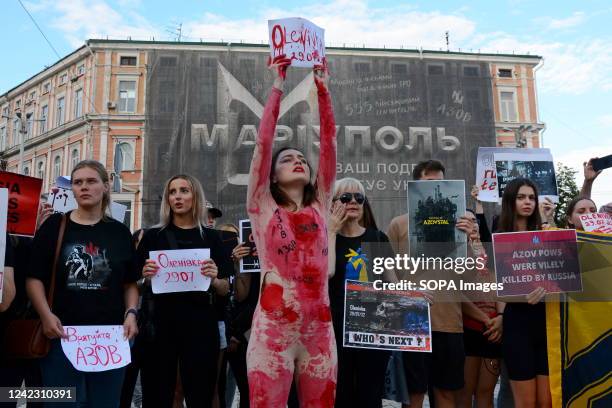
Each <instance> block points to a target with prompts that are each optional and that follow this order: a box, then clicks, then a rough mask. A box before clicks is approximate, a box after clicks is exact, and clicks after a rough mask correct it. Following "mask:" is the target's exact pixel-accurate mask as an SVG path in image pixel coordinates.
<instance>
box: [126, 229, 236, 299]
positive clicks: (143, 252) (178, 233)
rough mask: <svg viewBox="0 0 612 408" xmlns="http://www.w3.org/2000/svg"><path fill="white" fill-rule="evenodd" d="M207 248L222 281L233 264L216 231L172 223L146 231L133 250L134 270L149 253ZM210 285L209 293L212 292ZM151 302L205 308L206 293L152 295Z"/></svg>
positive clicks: (143, 261)
mask: <svg viewBox="0 0 612 408" xmlns="http://www.w3.org/2000/svg"><path fill="white" fill-rule="evenodd" d="M168 233H170V234H172V235H173V236H174V240H175V241H176V247H175V246H174V245H172V244H171V243H170V240H169V238H168ZM201 248H210V257H211V258H212V260H213V261H215V264H217V268H218V270H219V273H218V275H217V278H219V279H223V278H226V277H228V276H230V275H231V274H232V269H233V265H232V262H231V260H230V258H229V257H228V256H227V255H226V252H225V249H224V248H223V243H222V242H221V238H220V236H219V234H218V231H216V230H213V229H210V228H202V231H201V232H200V229H199V228H190V229H183V228H179V227H177V226H175V225H174V224H170V225H168V227H166V228H164V229H162V228H150V229H148V230H147V231H146V232H145V234H144V236H143V237H142V240H141V241H140V244H139V245H138V249H137V250H136V268H137V270H138V271H139V272H140V271H142V267H143V266H144V264H145V262H146V260H147V259H149V252H151V251H162V250H168V249H201ZM212 291H213V289H212V286H211V288H210V289H209V292H212ZM153 297H154V299H155V307H156V308H157V307H160V306H161V307H164V306H169V307H178V308H181V307H185V306H186V305H189V307H193V306H196V305H199V306H202V307H207V306H209V305H210V300H209V299H210V296H209V294H208V293H206V292H200V291H194V292H179V293H158V294H153Z"/></svg>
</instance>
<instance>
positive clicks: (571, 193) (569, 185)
mask: <svg viewBox="0 0 612 408" xmlns="http://www.w3.org/2000/svg"><path fill="white" fill-rule="evenodd" d="M576 173H578V172H577V171H576V170H573V169H572V168H570V167H567V166H566V165H564V164H563V163H557V171H556V177H557V189H558V190H559V202H558V203H557V208H556V209H555V222H556V223H557V225H558V226H559V227H565V226H566V221H565V210H566V209H567V204H568V203H569V202H570V201H571V200H572V199H573V198H574V197H576V196H577V195H578V194H580V189H579V188H578V186H577V185H576Z"/></svg>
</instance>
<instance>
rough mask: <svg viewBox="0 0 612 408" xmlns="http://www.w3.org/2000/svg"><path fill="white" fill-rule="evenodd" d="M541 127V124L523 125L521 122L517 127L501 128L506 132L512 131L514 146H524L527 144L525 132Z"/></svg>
mask: <svg viewBox="0 0 612 408" xmlns="http://www.w3.org/2000/svg"><path fill="white" fill-rule="evenodd" d="M542 128H543V127H542V126H541V125H535V126H534V125H524V124H521V125H520V126H519V127H517V128H510V127H505V128H503V130H505V131H507V132H512V133H514V141H515V143H516V147H526V146H527V138H526V137H525V133H527V132H532V131H538V130H541V129H542Z"/></svg>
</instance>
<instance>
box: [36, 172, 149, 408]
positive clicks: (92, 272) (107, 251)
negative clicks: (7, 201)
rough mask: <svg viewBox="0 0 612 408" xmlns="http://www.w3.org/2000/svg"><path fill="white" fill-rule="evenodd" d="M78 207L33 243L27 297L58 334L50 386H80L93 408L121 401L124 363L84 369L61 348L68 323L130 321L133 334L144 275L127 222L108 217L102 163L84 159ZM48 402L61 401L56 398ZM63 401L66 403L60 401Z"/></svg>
mask: <svg viewBox="0 0 612 408" xmlns="http://www.w3.org/2000/svg"><path fill="white" fill-rule="evenodd" d="M71 182H72V191H73V193H74V197H75V200H76V202H77V205H78V207H77V208H76V209H75V210H73V211H70V212H68V213H67V214H66V215H65V216H64V215H62V214H53V215H51V216H50V217H49V218H48V220H47V221H46V222H45V223H44V224H43V225H42V226H41V227H40V229H39V230H38V231H37V232H36V236H35V237H34V241H33V242H32V248H31V251H32V252H31V253H32V254H36V255H35V256H31V258H30V266H29V270H28V278H27V282H26V286H27V292H28V295H29V297H30V299H31V301H32V303H33V305H34V307H35V308H36V311H37V312H38V315H39V316H40V318H41V320H42V325H43V330H44V333H45V335H46V336H47V337H48V338H50V339H52V340H51V350H50V351H49V354H48V355H47V356H46V357H45V358H43V359H42V360H41V362H40V366H41V371H42V378H43V385H44V386H45V387H75V386H76V398H77V401H78V402H79V403H81V404H83V405H87V406H89V407H112V406H118V405H119V399H120V395H121V387H122V384H123V376H124V371H125V368H118V369H114V370H109V371H102V372H87V373H86V372H81V371H77V370H76V369H75V368H74V367H73V366H72V364H71V363H70V362H69V361H68V359H67V358H66V356H65V355H64V353H63V351H62V347H61V344H60V339H61V338H63V337H66V333H65V332H64V325H123V327H124V335H125V337H126V338H128V339H132V338H133V337H134V336H135V335H136V333H137V331H138V329H137V324H136V307H137V305H138V289H137V287H136V281H137V279H138V273H136V271H135V269H134V263H133V261H134V250H133V247H132V238H131V234H130V231H129V230H128V228H127V227H126V226H125V225H123V224H122V223H120V222H118V221H116V220H113V219H112V218H110V216H108V215H107V210H108V207H109V205H110V193H109V189H110V187H109V179H108V173H107V172H106V169H105V168H104V166H103V165H102V164H101V163H99V162H96V161H91V160H86V161H82V162H80V163H78V164H77V165H76V166H75V167H74V169H73V170H72V174H71ZM64 222H65V232H64V235H63V239H62V241H61V242H62V244H61V251H60V256H59V259H58V262H57V272H56V279H55V296H54V301H53V304H52V305H49V304H48V303H47V298H46V292H47V291H48V290H49V289H50V288H49V286H50V280H51V274H52V264H53V259H54V253H55V248H56V243H57V241H58V236H59V231H60V227H61V225H62V224H63V223H64ZM49 406H54V405H53V404H50V405H49ZM57 406H63V404H61V403H58V404H57Z"/></svg>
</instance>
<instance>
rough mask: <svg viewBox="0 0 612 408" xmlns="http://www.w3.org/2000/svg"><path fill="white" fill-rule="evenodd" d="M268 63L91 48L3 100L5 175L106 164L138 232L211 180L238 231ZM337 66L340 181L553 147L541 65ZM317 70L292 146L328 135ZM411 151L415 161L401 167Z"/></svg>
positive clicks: (367, 52) (296, 86) (335, 60)
mask: <svg viewBox="0 0 612 408" xmlns="http://www.w3.org/2000/svg"><path fill="white" fill-rule="evenodd" d="M267 54H268V48H267V46H263V45H252V44H227V43H176V42H139V41H112V40H89V41H88V42H87V43H86V45H84V46H83V47H81V48H79V49H77V50H76V51H74V52H73V53H71V54H69V55H68V56H66V57H64V58H63V59H61V60H60V61H58V62H57V63H55V64H54V65H52V66H50V67H48V68H46V69H45V70H43V71H41V72H40V73H38V74H36V75H35V76H33V77H32V78H30V79H28V80H26V81H25V82H23V83H21V84H19V85H17V86H16V87H14V88H13V89H11V90H9V91H8V92H6V93H4V94H2V95H0V111H1V112H2V117H1V118H0V154H1V155H2V160H3V162H4V165H5V167H6V169H7V170H8V171H13V172H21V173H23V174H27V175H30V176H34V177H39V178H42V179H43V184H44V187H43V189H44V191H48V190H49V188H50V186H51V185H52V183H53V182H54V180H55V179H56V178H57V177H59V176H61V175H68V174H70V172H71V170H72V168H73V167H74V165H75V164H76V163H78V162H79V161H80V160H83V159H93V160H98V161H100V162H102V163H103V164H104V165H105V166H106V167H107V169H108V170H109V173H111V175H112V177H113V183H112V184H113V190H114V191H113V199H114V200H115V201H117V202H120V203H122V204H125V205H127V206H128V208H129V211H128V213H127V215H126V220H125V222H126V224H128V225H129V226H130V227H131V228H132V229H136V228H139V227H140V226H141V225H150V224H151V223H153V222H154V221H155V214H156V213H157V208H158V206H159V201H160V198H161V197H160V194H161V192H160V189H161V187H162V186H161V185H162V184H163V180H164V179H165V178H166V177H168V176H169V175H171V174H176V173H178V172H199V173H200V174H198V176H199V177H200V179H201V180H202V181H203V184H204V187H205V190H206V194H207V197H209V199H210V200H211V201H213V203H215V205H217V206H218V207H220V208H222V209H223V210H226V209H228V215H230V218H231V219H228V221H232V222H236V219H235V218H237V217H238V218H240V217H242V216H244V215H245V214H244V212H243V210H242V209H241V206H243V204H244V200H243V199H237V200H235V199H234V197H239V196H241V195H242V196H243V195H244V193H245V188H246V187H245V184H246V181H245V178H244V176H245V173H246V171H247V170H248V160H249V157H250V154H252V145H253V141H254V139H253V138H254V133H255V134H256V125H257V124H258V119H259V117H258V116H259V113H260V112H259V110H260V109H261V105H262V104H263V103H265V95H266V91H267V89H268V88H269V78H267V79H264V78H266V76H265V61H266V59H267V58H266V56H267ZM327 55H328V59H329V61H330V69H331V72H332V76H333V78H334V81H335V82H332V86H331V88H332V92H333V95H334V105H335V111H336V113H337V123H338V124H339V125H340V126H339V130H338V132H339V133H338V144H339V162H340V166H339V168H338V170H339V177H340V174H346V175H347V176H349V175H351V173H352V172H353V173H355V171H354V169H353V166H352V165H351V171H348V170H347V169H348V167H347V163H348V164H349V165H350V163H349V161H351V160H353V161H354V160H355V159H359V160H360V163H359V164H360V165H361V166H362V168H364V167H365V164H367V163H364V161H365V160H369V162H370V163H372V167H374V163H377V167H378V169H377V171H378V170H380V171H381V172H382V169H383V168H382V167H379V166H380V165H381V163H382V162H385V163H386V164H385V168H384V170H385V173H387V167H386V166H389V169H393V168H394V167H392V166H394V165H396V166H397V167H398V169H399V168H404V167H403V166H404V165H405V166H406V167H405V168H406V169H409V168H410V166H411V165H413V164H414V162H416V161H417V158H423V157H427V156H431V157H439V158H440V159H443V160H445V161H448V162H450V163H455V164H456V165H455V167H456V168H457V170H456V172H455V173H454V174H455V175H456V176H457V177H468V175H469V172H470V171H471V172H472V174H473V173H474V172H473V171H472V169H471V167H468V168H467V169H460V167H461V165H460V164H459V163H462V162H464V161H466V160H468V161H469V160H470V159H469V158H470V157H471V156H472V155H473V154H474V148H475V147H477V146H478V145H499V146H522V147H539V146H540V133H541V132H542V130H543V129H544V125H543V124H542V123H541V122H540V121H539V118H538V106H537V94H536V81H535V73H536V70H537V67H538V65H539V64H540V62H541V58H540V57H537V56H528V55H523V56H519V55H498V54H492V55H491V54H489V55H487V54H473V53H453V52H437V51H424V50H389V49H365V48H364V49H349V48H330V49H328V50H327ZM304 72H305V71H299V70H296V72H295V73H290V76H289V80H288V86H287V91H286V92H287V96H286V98H285V99H287V100H288V102H287V105H288V106H287V107H286V111H287V112H288V113H287V116H286V117H285V118H281V121H280V122H279V124H281V126H279V128H280V129H277V132H278V133H277V141H279V142H280V143H282V142H283V141H286V142H287V143H290V142H294V143H296V142H297V144H298V145H300V144H301V143H303V142H304V140H307V139H308V140H310V139H309V138H310V137H312V138H316V136H317V134H316V132H317V129H316V126H314V127H312V126H310V122H311V120H313V119H316V116H317V115H316V112H315V111H316V109H312V108H313V106H314V105H313V103H312V95H311V93H310V90H311V86H310V85H311V84H310V83H308V81H307V78H306V76H305V75H306V74H305V73H304ZM266 81H268V82H266ZM293 91H295V92H293ZM300 92H301V93H300ZM281 110H282V108H281ZM283 120H284V122H283ZM311 128H312V129H311ZM294 134H295V137H294ZM22 136H23V143H22ZM302 138H303V139H304V140H302ZM217 139H218V140H219V141H220V142H219V143H218V144H217V142H218V140H217ZM313 140H314V139H313ZM434 141H436V142H435V143H434ZM402 142H403V143H402ZM224 143H225V144H229V145H230V146H229V147H227V146H225V147H224ZM304 143H305V142H304ZM355 143H356V144H359V146H357V147H355ZM445 143H450V144H446V145H445ZM453 144H456V146H453ZM402 145H403V147H404V148H402ZM459 145H460V146H461V148H457V146H459ZM312 146H314V147H313V148H316V146H317V142H316V140H315V141H314V142H313V143H312ZM372 146H374V147H372ZM353 147H355V152H353V151H352V150H351V149H352V148H353ZM404 151H405V152H406V155H408V156H414V157H412V158H411V159H410V161H405V162H397V163H396V162H395V161H397V159H396V158H395V157H397V155H401V154H402V152H404ZM453 151H455V152H459V153H458V154H456V155H455V156H452V155H451V153H452V152H453ZM391 153H393V154H394V155H395V156H392V155H391ZM355 154H357V155H358V157H357V156H356V155H355ZM362 159H363V160H362ZM473 160H474V161H475V157H474V158H473ZM395 163H396V164H395ZM411 163H412V164H411ZM342 165H344V167H342ZM357 165H358V164H357ZM245 168H246V169H247V170H245ZM368 168H369V164H368ZM345 170H346V171H345ZM372 172H374V170H372ZM362 173H365V172H362ZM396 173H397V176H402V175H403V177H406V174H407V172H403V174H400V172H399V171H397V172H396ZM451 174H453V171H451ZM388 176H389V175H388V174H387V175H386V176H385V177H386V178H385V177H382V176H381V177H379V178H378V179H376V178H375V177H374V176H373V178H372V179H368V180H364V181H367V185H368V186H371V187H372V188H368V189H369V190H376V187H374V186H376V185H378V186H379V187H380V186H381V185H384V186H387V187H389V186H392V185H393V184H395V182H396V181H397V180H395V179H392V178H389V177H388ZM394 177H395V176H394ZM472 178H473V176H472ZM383 179H384V180H383ZM381 180H382V181H383V183H382V184H380V183H381ZM392 183H393V184H392ZM364 184H365V183H364ZM398 186H399V184H398ZM379 190H382V189H380V188H379ZM396 190H397V191H403V190H402V189H401V188H399V187H398V188H397V189H396ZM398 194H399V193H398ZM399 196H401V194H399ZM391 198H393V199H394V198H395V196H393V197H391V196H389V197H388V198H386V199H391ZM381 200H383V199H382V198H381ZM381 205H382V204H381ZM381 209H382V207H381Z"/></svg>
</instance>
